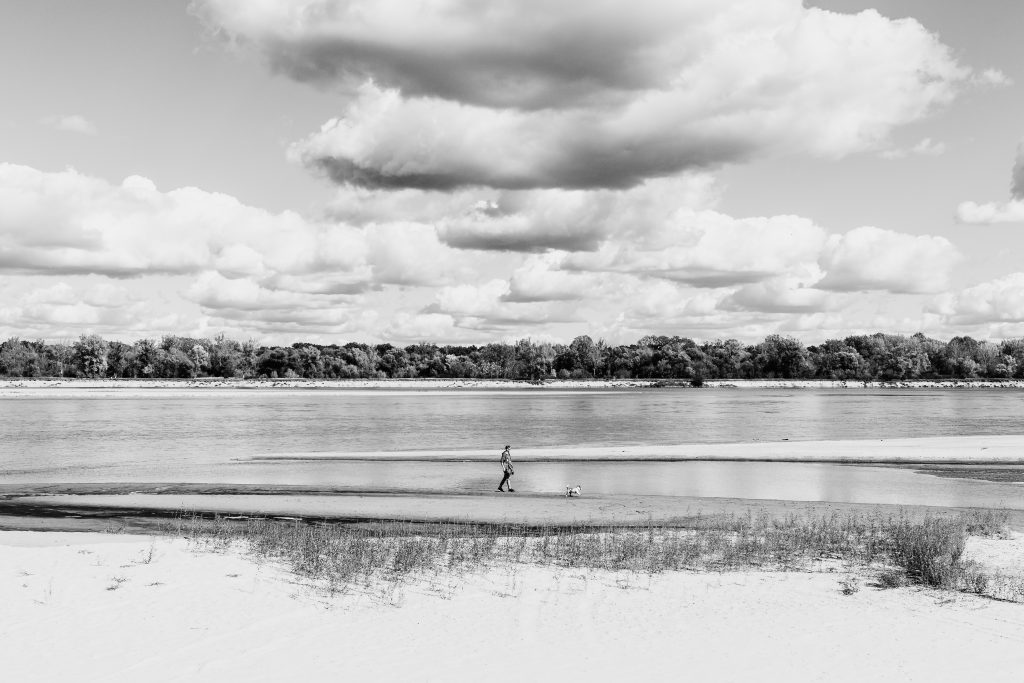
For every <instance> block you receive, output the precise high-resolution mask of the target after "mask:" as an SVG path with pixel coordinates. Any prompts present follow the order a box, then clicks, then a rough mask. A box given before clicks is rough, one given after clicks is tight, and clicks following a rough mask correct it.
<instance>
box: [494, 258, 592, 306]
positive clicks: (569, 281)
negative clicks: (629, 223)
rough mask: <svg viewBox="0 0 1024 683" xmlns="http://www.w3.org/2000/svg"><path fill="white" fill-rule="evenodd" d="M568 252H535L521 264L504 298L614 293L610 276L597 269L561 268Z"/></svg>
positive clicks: (571, 298)
mask: <svg viewBox="0 0 1024 683" xmlns="http://www.w3.org/2000/svg"><path fill="white" fill-rule="evenodd" d="M564 257H565V255H564V254H558V253H552V254H545V255H544V256H532V257H530V258H528V259H527V260H526V262H525V263H523V265H521V266H520V267H519V268H517V269H516V270H515V271H514V272H513V273H512V277H511V278H510V279H509V282H508V291H507V292H506V293H505V294H503V295H502V296H501V300H503V301H512V302H520V303H523V302H536V301H578V300H580V299H585V298H593V297H595V296H598V295H600V294H605V295H607V294H610V292H609V291H608V288H607V287H606V286H605V285H606V284H608V278H602V277H601V276H600V274H597V273H575V272H570V271H565V270H561V269H560V266H561V262H562V260H563V259H564Z"/></svg>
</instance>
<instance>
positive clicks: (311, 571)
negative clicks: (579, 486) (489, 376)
mask: <svg viewBox="0 0 1024 683" xmlns="http://www.w3.org/2000/svg"><path fill="white" fill-rule="evenodd" d="M1006 520H1007V515H1006V514H1005V513H999V512H979V513H971V514H970V515H964V516H960V517H926V518H925V519H923V520H920V521H912V520H909V519H907V518H904V517H879V516H875V517H863V516H857V515H850V516H842V515H838V514H834V515H831V516H827V517H796V516H790V517H786V518H784V519H777V518H772V517H770V516H768V515H760V516H755V515H752V514H747V515H734V516H724V517H723V516H716V517H701V516H698V517H696V518H695V519H691V520H689V521H688V522H687V523H686V524H685V526H673V527H666V526H656V525H653V524H652V525H648V526H646V527H604V528H594V527H554V528H550V527H542V528H536V527H526V526H518V525H478V524H463V523H454V522H453V523H430V524H427V523H412V522H378V523H362V524H344V523H331V522H313V521H307V520H280V519H267V518H258V517H257V518H241V519H238V518H235V519H228V518H222V517H212V518H204V517H201V516H198V515H183V516H182V517H180V518H179V519H178V520H177V522H176V527H175V529H174V531H175V532H176V533H178V534H181V535H184V536H185V537H186V538H189V539H190V540H191V541H193V542H194V543H196V544H198V545H201V546H202V547H206V548H214V549H216V548H227V547H240V548H242V549H243V550H244V551H245V552H247V553H250V554H251V555H253V556H255V557H256V558H257V559H258V560H273V561H278V562H283V563H284V564H285V565H286V566H287V567H288V568H289V569H290V570H291V571H293V572H294V573H295V574H297V575H299V576H301V577H304V578H307V579H311V580H313V581H317V582H322V583H324V584H325V585H327V586H328V587H330V588H331V590H340V591H343V590H346V589H348V588H350V587H353V586H369V585H371V584H373V583H374V582H378V581H380V580H384V581H386V582H390V583H399V582H403V581H405V580H406V579H409V578H412V577H417V576H424V575H430V574H435V575H436V574H446V575H458V574H459V573H464V572H468V571H475V570H478V569H482V568H486V567H495V566H513V565H517V564H523V563H528V564H540V565H551V566H560V567H575V568H586V569H607V570H625V571H630V572H640V573H648V574H655V573H660V572H665V571H680V570H683V571H704V570H713V571H731V570H740V569H750V568H760V569H770V570H798V571H799V570H810V569H813V568H814V567H815V566H819V565H820V563H821V561H823V560H825V561H833V562H832V566H834V565H835V562H840V563H845V564H846V565H848V566H854V567H861V568H869V567H874V568H875V569H876V570H878V569H880V570H881V574H880V576H879V581H880V584H881V585H882V586H884V587H895V586H899V585H904V584H906V583H918V584H923V585H928V586H934V587H937V588H943V589H953V590H963V591H969V592H974V593H979V594H988V593H989V591H990V588H991V586H992V585H993V577H991V576H989V575H988V574H986V573H985V572H984V571H982V570H981V568H979V567H978V566H977V565H975V564H974V563H972V562H970V561H967V560H965V559H964V557H963V551H964V544H965V542H966V539H967V535H968V531H970V533H972V534H975V535H987V536H995V535H999V534H1001V533H1003V532H1004V529H1005V525H1006ZM1012 592H1013V591H1011V593H1012ZM1021 595H1022V597H1024V592H1022V594H1021Z"/></svg>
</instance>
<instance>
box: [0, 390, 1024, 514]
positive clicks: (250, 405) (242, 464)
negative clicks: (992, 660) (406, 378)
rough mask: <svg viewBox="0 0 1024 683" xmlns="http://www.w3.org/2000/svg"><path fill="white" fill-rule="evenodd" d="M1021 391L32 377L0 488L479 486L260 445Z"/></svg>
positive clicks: (902, 417)
mask: <svg viewBox="0 0 1024 683" xmlns="http://www.w3.org/2000/svg"><path fill="white" fill-rule="evenodd" d="M1022 415H1024V391H1015V390H1005V389H1002V390H1001V389H994V390H973V389H972V390H949V389H946V390H942V389H937V390H928V389H913V390H878V391H874V390H862V389H846V390H808V389H800V390H790V391H781V390H736V389H702V390H699V391H697V390H688V389H660V390H659V389H653V390H652V389H643V390H600V391H551V390H502V391H479V390H457V391H451V390H449V391H444V390H425V391H393V390H331V389H317V390H282V389H270V390H268V389H248V390H243V389H227V388H223V389H222V388H210V389H194V390H178V389H141V390H129V389H126V390H103V391H96V392H90V391H89V390H79V391H75V392H67V391H62V390H60V389H54V390H44V389H39V390H33V391H31V392H27V393H25V394H21V395H17V396H8V397H2V398H0V484H11V483H27V482H41V483H51V482H126V481H146V482H210V483H261V484H304V485H324V486H327V485H330V486H338V487H342V488H347V489H351V490H364V489H366V490H409V491H420V490H423V491H455V492H467V491H476V490H491V489H493V488H494V485H495V484H496V481H491V480H492V479H495V476H494V474H495V470H496V469H497V468H496V466H488V465H486V464H482V463H458V462H451V463H411V462H399V463H380V462H378V463H374V462H344V461H325V462H315V461H312V462H311V461H288V460H284V461H259V460H250V458H252V457H253V456H259V455H261V454H271V453H273V454H288V453H315V452H334V453H339V452H340V453H358V452H364V451H405V450H431V451H451V452H452V454H453V456H457V454H458V451H461V450H480V449H493V450H494V451H495V453H497V452H498V451H499V450H500V449H501V447H502V445H504V444H505V443H511V444H513V445H515V446H516V447H518V448H521V447H545V448H551V447H559V446H567V447H580V446H610V445H623V446H644V445H674V444H684V443H737V442H751V441H758V440H761V441H780V440H782V439H790V440H793V441H796V440H822V439H825V440H833V439H876V438H898V437H923V436H952V435H982V434H1024V420H1022V417H1021V416H1022ZM516 482H517V486H518V490H520V491H523V492H528V491H529V492H555V491H558V490H559V489H561V490H564V486H565V485H566V484H575V483H583V484H584V488H585V489H586V490H587V491H589V492H593V493H609V494H615V493H636V494H647V495H698V496H700V495H704V496H723V497H751V498H779V499H790V500H836V501H845V502H902V503H921V504H936V505H953V504H960V505H967V504H991V505H999V504H1002V505H1008V506H1010V507H1022V504H1019V503H1018V502H1016V501H1019V500H1020V499H1021V497H1022V494H1024V485H1022V484H996V483H992V482H982V481H968V480H962V479H940V478H938V477H935V476H931V475H924V474H918V473H915V472H913V471H911V470H906V469H897V468H887V467H866V466H864V467H860V466H858V467H851V466H839V465H828V464H800V463H709V462H696V463H695V462H689V463H640V462H625V463H558V462H554V463H532V464H530V465H529V466H528V467H527V466H526V464H523V465H521V466H520V468H519V472H518V473H517V476H516Z"/></svg>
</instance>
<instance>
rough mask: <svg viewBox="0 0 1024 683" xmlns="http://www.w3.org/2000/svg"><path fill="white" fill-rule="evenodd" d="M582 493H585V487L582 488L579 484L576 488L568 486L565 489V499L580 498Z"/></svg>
mask: <svg viewBox="0 0 1024 683" xmlns="http://www.w3.org/2000/svg"><path fill="white" fill-rule="evenodd" d="M581 493H583V487H582V486H580V485H579V484H576V485H575V486H566V487H565V497H566V498H572V497H573V496H578V495H580V494H581Z"/></svg>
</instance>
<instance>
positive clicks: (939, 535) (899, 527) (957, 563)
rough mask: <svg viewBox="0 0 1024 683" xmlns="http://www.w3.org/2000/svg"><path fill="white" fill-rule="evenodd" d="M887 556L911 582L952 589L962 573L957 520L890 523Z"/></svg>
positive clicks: (963, 536)
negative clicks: (889, 543) (888, 552)
mask: <svg viewBox="0 0 1024 683" xmlns="http://www.w3.org/2000/svg"><path fill="white" fill-rule="evenodd" d="M889 536H890V538H891V543H892V546H891V554H892V558H893V560H894V561H895V562H896V564H897V565H899V566H901V567H903V568H904V569H905V570H906V572H907V576H909V577H910V578H911V580H913V581H916V582H918V583H923V584H925V585H927V586H935V587H937V588H953V587H955V586H956V584H957V580H958V578H959V576H960V573H961V570H962V563H961V558H962V557H963V553H964V546H965V544H966V542H967V530H966V523H965V522H964V520H963V519H961V518H944V517H932V516H928V517H925V518H924V520H922V521H921V522H919V523H912V522H910V521H908V520H906V519H903V518H901V519H899V520H897V521H895V522H893V523H892V524H891V527H890V529H889Z"/></svg>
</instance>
